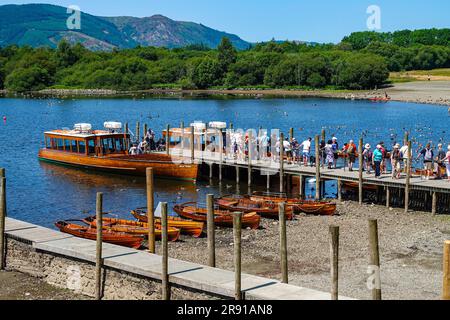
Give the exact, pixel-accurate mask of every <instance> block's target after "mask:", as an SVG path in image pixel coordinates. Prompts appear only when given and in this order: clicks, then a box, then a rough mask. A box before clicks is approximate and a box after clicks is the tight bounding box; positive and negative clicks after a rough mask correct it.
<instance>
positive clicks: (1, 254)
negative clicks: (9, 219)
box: [0, 169, 6, 270]
mask: <svg viewBox="0 0 450 320" xmlns="http://www.w3.org/2000/svg"><path fill="white" fill-rule="evenodd" d="M5 220H6V178H5V169H0V270H4V269H5V267H6V254H5V253H6V238H5Z"/></svg>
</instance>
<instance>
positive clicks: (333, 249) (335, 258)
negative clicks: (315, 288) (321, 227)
mask: <svg viewBox="0 0 450 320" xmlns="http://www.w3.org/2000/svg"><path fill="white" fill-rule="evenodd" d="M330 261H331V300H338V298H339V227H338V226H330Z"/></svg>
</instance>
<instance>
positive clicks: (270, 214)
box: [216, 196, 294, 220]
mask: <svg viewBox="0 0 450 320" xmlns="http://www.w3.org/2000/svg"><path fill="white" fill-rule="evenodd" d="M216 205H217V206H219V208H220V209H224V210H229V211H233V212H244V213H248V212H256V213H257V214H259V215H260V216H262V217H264V218H268V219H278V218H279V216H280V215H279V208H278V204H277V203H274V202H271V201H253V200H251V199H249V198H248V197H240V196H226V197H222V198H220V199H217V200H216ZM293 218H294V215H293V209H292V207H287V208H286V219H288V220H292V219H293Z"/></svg>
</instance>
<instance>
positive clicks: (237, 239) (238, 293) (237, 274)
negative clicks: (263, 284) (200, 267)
mask: <svg viewBox="0 0 450 320" xmlns="http://www.w3.org/2000/svg"><path fill="white" fill-rule="evenodd" d="M233 236H234V279H235V281H234V283H235V284H234V290H235V299H236V300H242V290H241V283H242V275H241V272H242V269H241V236H242V213H241V212H235V213H234V214H233Z"/></svg>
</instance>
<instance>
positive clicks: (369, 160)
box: [363, 144, 373, 174]
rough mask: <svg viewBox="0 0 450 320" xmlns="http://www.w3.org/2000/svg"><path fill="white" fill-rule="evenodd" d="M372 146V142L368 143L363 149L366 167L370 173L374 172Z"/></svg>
mask: <svg viewBox="0 0 450 320" xmlns="http://www.w3.org/2000/svg"><path fill="white" fill-rule="evenodd" d="M371 149H372V147H371V145H370V144H366V145H365V147H364V151H363V160H364V168H365V170H366V171H367V173H368V174H370V173H371V172H372V157H373V152H372V150H371Z"/></svg>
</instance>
